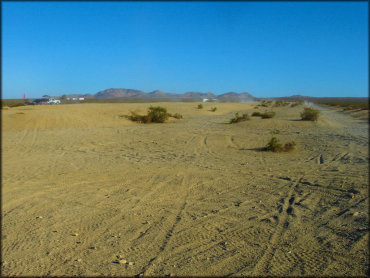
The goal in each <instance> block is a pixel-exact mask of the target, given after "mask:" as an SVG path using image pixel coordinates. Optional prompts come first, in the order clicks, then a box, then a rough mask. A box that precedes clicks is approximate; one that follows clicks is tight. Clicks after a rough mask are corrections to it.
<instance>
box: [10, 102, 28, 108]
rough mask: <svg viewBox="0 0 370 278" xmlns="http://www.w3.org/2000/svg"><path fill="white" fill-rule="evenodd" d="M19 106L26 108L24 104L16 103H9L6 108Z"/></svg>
mask: <svg viewBox="0 0 370 278" xmlns="http://www.w3.org/2000/svg"><path fill="white" fill-rule="evenodd" d="M19 106H26V104H25V103H24V102H18V103H9V104H8V107H19Z"/></svg>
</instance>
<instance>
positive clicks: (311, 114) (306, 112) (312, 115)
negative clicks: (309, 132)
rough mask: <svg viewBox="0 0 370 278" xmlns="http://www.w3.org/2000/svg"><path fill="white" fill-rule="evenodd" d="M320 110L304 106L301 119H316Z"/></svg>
mask: <svg viewBox="0 0 370 278" xmlns="http://www.w3.org/2000/svg"><path fill="white" fill-rule="evenodd" d="M319 114H320V111H318V110H316V109H313V108H312V107H305V108H304V109H303V112H302V113H301V118H302V120H303V121H317V119H318V118H319Z"/></svg>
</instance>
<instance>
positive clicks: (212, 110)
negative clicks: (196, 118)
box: [209, 107, 217, 112]
mask: <svg viewBox="0 0 370 278" xmlns="http://www.w3.org/2000/svg"><path fill="white" fill-rule="evenodd" d="M216 110H217V107H212V108H211V110H209V111H211V112H215V111H216Z"/></svg>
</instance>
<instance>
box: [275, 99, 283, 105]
mask: <svg viewBox="0 0 370 278" xmlns="http://www.w3.org/2000/svg"><path fill="white" fill-rule="evenodd" d="M282 104H283V102H282V101H281V100H278V101H275V103H274V107H280V106H281V105H282Z"/></svg>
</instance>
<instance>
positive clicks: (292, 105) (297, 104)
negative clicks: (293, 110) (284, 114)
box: [290, 100, 304, 107]
mask: <svg viewBox="0 0 370 278" xmlns="http://www.w3.org/2000/svg"><path fill="white" fill-rule="evenodd" d="M303 103H304V101H303V100H299V101H295V102H293V103H292V104H291V105H290V107H296V106H299V105H302V104H303Z"/></svg>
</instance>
